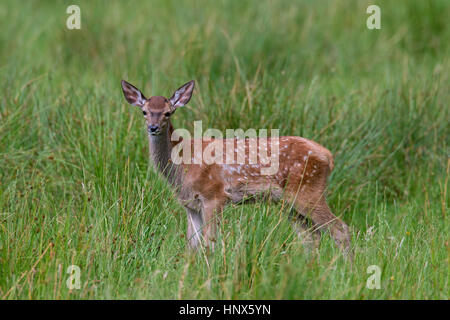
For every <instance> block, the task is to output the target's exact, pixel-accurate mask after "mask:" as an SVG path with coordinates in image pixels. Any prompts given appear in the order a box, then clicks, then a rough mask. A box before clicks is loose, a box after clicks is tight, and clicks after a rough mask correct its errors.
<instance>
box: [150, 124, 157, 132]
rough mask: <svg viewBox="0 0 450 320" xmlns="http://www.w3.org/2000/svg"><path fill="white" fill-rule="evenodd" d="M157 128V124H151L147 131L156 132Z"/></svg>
mask: <svg viewBox="0 0 450 320" xmlns="http://www.w3.org/2000/svg"><path fill="white" fill-rule="evenodd" d="M158 130H159V126H158V125H154V124H152V125H149V126H148V132H150V133H154V132H156V131H158Z"/></svg>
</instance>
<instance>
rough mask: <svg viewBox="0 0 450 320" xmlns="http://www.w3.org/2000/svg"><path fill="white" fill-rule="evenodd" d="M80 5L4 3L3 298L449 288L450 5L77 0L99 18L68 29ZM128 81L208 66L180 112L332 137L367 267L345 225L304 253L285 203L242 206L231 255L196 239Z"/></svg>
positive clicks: (333, 194)
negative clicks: (338, 236)
mask: <svg viewBox="0 0 450 320" xmlns="http://www.w3.org/2000/svg"><path fill="white" fill-rule="evenodd" d="M70 4H73V1H72V2H66V1H58V2H50V1H27V2H17V1H12V0H11V1H2V2H1V4H0V29H1V30H2V32H1V33H0V86H1V88H2V95H1V97H0V139H1V140H0V213H1V215H0V297H2V298H3V299H117V298H118V299H135V298H137V299H162V298H163V299H177V298H183V299H184V298H192V299H448V298H449V296H450V292H449V277H450V272H449V254H450V248H449V234H450V232H449V231H450V230H449V216H448V208H449V193H450V191H449V190H448V180H449V176H450V172H449V170H450V168H449V163H450V162H449V139H450V132H449V123H450V114H449V113H450V108H449V105H448V102H449V101H450V90H449V88H450V86H449V83H450V80H449V74H450V73H449V71H450V68H449V66H450V63H449V57H450V52H449V46H450V28H449V25H448V17H449V16H450V6H449V3H448V1H446V0H440V1H438V0H435V1H421V0H411V1H407V2H406V1H402V2H398V1H395V2H394V1H377V4H378V5H379V6H380V8H381V12H382V16H381V26H382V28H381V30H368V29H367V28H366V19H367V17H368V14H366V8H367V6H368V5H369V4H372V2H369V1H356V0H354V1H316V2H310V1H287V0H286V1H248V2H243V1H195V2H179V1H176V2H175V1H162V0H161V1H153V2H147V1H142V2H139V3H138V2H132V3H128V2H123V1H120V2H119V1H108V2H106V1H76V4H78V5H79V6H80V8H81V21H82V29H81V30H68V29H67V28H66V27H65V23H66V19H67V17H68V15H67V14H66V13H65V11H66V7H67V6H68V5H70ZM121 79H126V80H128V81H130V82H131V83H133V84H135V85H137V86H139V87H140V88H141V89H143V91H144V92H145V93H146V94H147V96H150V95H165V96H169V95H170V94H171V93H172V91H173V90H175V89H176V88H178V87H179V86H180V85H182V84H183V83H185V82H187V81H188V80H190V79H195V80H196V82H197V87H196V91H195V93H194V97H193V99H192V100H191V102H190V104H189V105H188V106H187V107H186V108H184V109H183V110H179V111H177V113H176V115H175V116H174V125H175V127H185V128H188V129H189V130H192V128H193V121H194V120H203V127H204V128H207V127H212V128H218V129H221V130H225V129H226V128H243V129H248V128H267V129H271V128H278V129H280V134H282V135H300V136H303V137H306V138H310V139H313V140H315V141H317V142H319V143H321V144H322V145H324V146H326V147H327V148H328V149H330V150H331V151H332V152H333V154H334V155H335V164H336V167H335V170H334V172H333V174H332V175H331V177H330V181H329V189H328V195H327V197H328V202H329V205H330V207H331V208H332V211H333V212H335V213H336V214H337V215H339V216H340V217H341V218H342V219H343V220H344V221H346V222H347V223H348V224H349V225H350V226H351V229H352V237H353V239H352V245H353V247H354V252H355V260H354V263H353V266H350V264H349V262H348V261H346V260H345V259H344V258H343V257H342V256H341V253H340V252H339V250H338V249H337V248H335V246H334V245H333V241H332V240H331V238H330V237H329V236H328V235H325V236H324V237H323V239H322V241H321V244H320V248H319V251H318V252H317V253H308V252H306V251H305V250H304V248H303V247H302V246H301V245H300V243H299V241H298V239H297V238H296V236H295V235H294V232H293V230H292V228H291V226H290V222H289V219H288V215H287V213H286V212H285V210H283V208H282V206H281V205H273V204H268V203H257V204H253V205H246V206H239V207H228V208H227V210H226V211H225V213H224V216H225V217H224V223H223V224H222V225H221V227H220V233H219V238H218V246H217V249H216V250H215V252H214V253H213V254H212V255H210V256H205V255H203V254H201V253H199V254H197V255H192V254H188V253H187V251H186V241H185V238H184V234H185V230H186V218H185V215H184V211H183V208H182V207H181V206H180V205H179V204H178V203H177V201H176V197H175V195H174V193H173V192H172V191H171V189H170V188H169V187H168V186H167V184H166V183H165V181H164V180H162V179H161V178H160V177H159V176H158V175H157V174H155V173H154V172H153V171H152V170H151V168H149V161H148V151H147V140H146V139H147V138H146V132H145V128H144V124H143V119H142V116H141V113H140V112H138V110H137V109H136V108H134V107H131V106H129V105H128V104H126V102H125V101H124V99H123V96H122V93H121V88H120V80H121ZM70 265H77V266H79V267H80V270H81V288H80V289H78V290H77V289H74V290H69V289H68V288H67V286H66V281H67V279H68V277H69V275H68V274H67V273H66V271H67V268H68V267H69V266H70ZM370 265H377V266H379V267H380V268H381V271H382V273H381V289H379V290H370V289H368V288H367V287H366V281H367V279H368V277H369V276H370V274H368V273H367V272H366V271H367V268H368V267H369V266H370Z"/></svg>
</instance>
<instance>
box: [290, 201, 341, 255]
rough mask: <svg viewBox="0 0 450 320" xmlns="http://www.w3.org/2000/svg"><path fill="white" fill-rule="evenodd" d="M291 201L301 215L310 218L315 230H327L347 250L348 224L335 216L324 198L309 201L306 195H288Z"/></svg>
mask: <svg viewBox="0 0 450 320" xmlns="http://www.w3.org/2000/svg"><path fill="white" fill-rule="evenodd" d="M288 199H289V200H290V201H292V202H293V204H294V207H295V208H296V210H297V211H298V213H300V214H301V215H302V216H303V217H305V218H309V219H311V221H312V222H313V224H314V229H315V230H320V231H321V232H323V231H326V230H329V231H330V234H331V236H332V237H333V239H334V241H335V242H336V244H337V245H338V246H339V247H340V248H341V249H343V250H344V252H348V250H349V248H350V232H349V229H348V226H347V225H346V224H345V222H343V221H342V220H341V219H339V218H338V217H336V216H335V215H334V214H333V213H332V212H331V210H330V208H329V207H328V205H327V203H326V202H325V199H323V198H320V199H318V200H317V201H311V199H308V197H307V195H304V194H303V195H298V196H297V197H295V198H294V199H293V197H288Z"/></svg>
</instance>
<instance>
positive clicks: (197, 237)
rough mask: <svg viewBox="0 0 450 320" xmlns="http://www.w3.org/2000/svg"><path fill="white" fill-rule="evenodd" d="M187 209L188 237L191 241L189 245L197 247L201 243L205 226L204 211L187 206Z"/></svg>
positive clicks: (193, 247) (192, 247)
mask: <svg viewBox="0 0 450 320" xmlns="http://www.w3.org/2000/svg"><path fill="white" fill-rule="evenodd" d="M185 209H186V213H187V219H188V223H187V225H188V228H187V236H186V238H187V241H188V243H189V247H190V248H191V249H196V248H197V247H198V245H199V244H200V242H201V237H202V226H203V217H202V213H201V212H200V211H198V210H195V209H192V208H187V207H185Z"/></svg>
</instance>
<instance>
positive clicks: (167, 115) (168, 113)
mask: <svg viewBox="0 0 450 320" xmlns="http://www.w3.org/2000/svg"><path fill="white" fill-rule="evenodd" d="M171 114H172V113H170V112H166V113H164V116H166V117H170V115H171Z"/></svg>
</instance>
